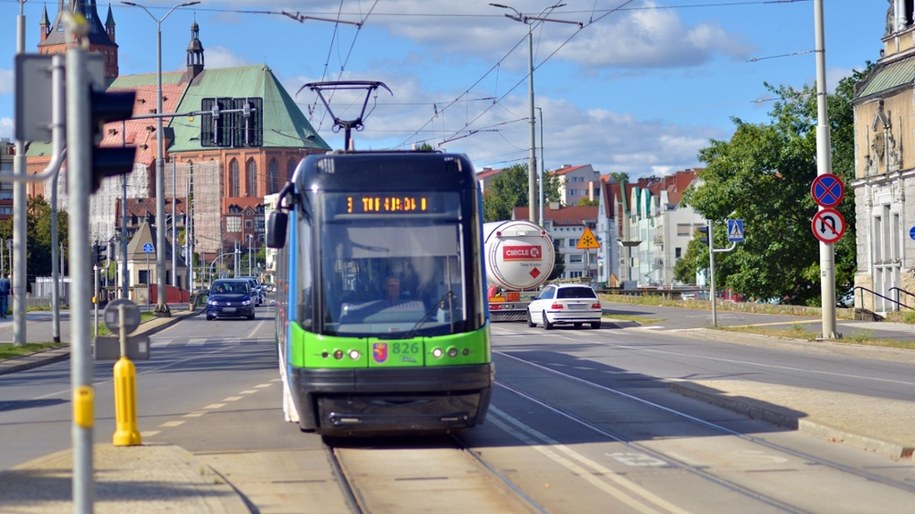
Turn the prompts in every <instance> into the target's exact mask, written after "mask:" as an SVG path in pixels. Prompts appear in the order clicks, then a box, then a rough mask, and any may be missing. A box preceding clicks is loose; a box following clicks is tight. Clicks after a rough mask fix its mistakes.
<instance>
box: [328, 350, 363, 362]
mask: <svg viewBox="0 0 915 514" xmlns="http://www.w3.org/2000/svg"><path fill="white" fill-rule="evenodd" d="M322 356H323V357H324V358H327V357H328V356H329V355H328V353H327V352H324V353H323V354H322ZM333 356H334V359H337V360H342V359H343V357H346V356H349V358H350V359H352V360H354V361H357V360H359V358H360V357H362V352H360V351H359V350H357V349H355V348H352V349H350V350H346V351H344V350H341V349H339V348H337V349H336V350H334V353H333Z"/></svg>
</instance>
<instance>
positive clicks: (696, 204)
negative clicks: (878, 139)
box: [675, 72, 864, 305]
mask: <svg viewBox="0 0 915 514" xmlns="http://www.w3.org/2000/svg"><path fill="white" fill-rule="evenodd" d="M863 76H864V74H863V73H862V72H855V73H854V74H853V75H852V76H850V77H846V78H845V79H843V80H842V82H841V83H840V84H839V86H838V87H837V88H836V91H835V93H834V94H831V95H828V105H829V122H830V131H831V142H832V151H833V154H832V155H833V158H832V170H831V171H832V173H835V174H836V175H838V176H839V177H840V178H841V179H842V180H843V181H844V182H845V183H846V184H848V183H849V182H850V181H851V180H852V179H853V178H854V149H853V134H854V118H853V112H852V105H851V101H852V99H853V95H854V86H855V83H856V82H857V81H858V80H860V79H861V78H862V77H863ZM766 86H767V87H768V88H769V90H770V91H771V92H772V93H774V94H775V95H776V96H777V97H778V100H777V101H776V102H775V104H774V106H773V108H772V110H771V112H770V113H769V115H770V118H771V121H770V122H769V123H760V124H753V123H745V122H743V121H742V120H740V119H736V118H735V119H734V120H733V121H734V124H735V125H736V129H735V132H734V134H733V136H732V137H731V139H730V140H729V141H717V140H713V141H711V144H710V146H708V147H706V148H704V149H702V150H701V151H700V153H699V158H700V160H701V161H702V162H704V163H705V164H706V168H705V170H704V171H703V172H702V173H701V174H700V178H701V180H702V182H701V185H700V186H699V187H696V188H693V189H691V190H689V191H687V193H686V195H685V196H684V202H685V203H686V204H688V205H691V206H692V207H693V208H694V209H695V210H696V211H697V212H699V213H700V214H701V215H702V216H704V217H705V218H706V219H710V220H713V221H714V223H715V239H714V242H715V247H716V248H723V247H725V246H727V244H728V243H727V235H726V234H725V231H726V226H725V220H726V219H729V218H743V220H744V232H745V234H744V236H745V239H744V242H743V243H738V244H737V247H736V249H735V250H734V251H732V252H729V253H718V254H716V255H715V278H716V283H717V284H718V285H719V286H720V287H727V288H730V289H733V290H734V291H736V292H738V293H742V294H744V295H747V296H749V297H753V298H772V297H777V298H783V299H786V300H788V301H789V302H791V303H798V304H810V305H818V304H819V302H820V262H819V241H818V240H817V239H816V238H814V236H813V234H812V232H811V228H810V227H811V225H810V223H811V219H812V218H813V215H814V214H815V213H816V212H817V205H816V204H815V203H814V201H813V198H812V197H811V195H810V185H811V183H812V182H813V180H814V178H816V175H817V162H816V144H817V143H816V127H817V100H816V90H815V88H814V87H812V86H805V87H803V88H801V89H800V90H797V89H794V88H791V87H787V86H780V87H777V88H776V87H773V86H771V85H769V84H766ZM852 196H853V195H851V194H846V196H845V199H844V200H843V202H842V204H841V205H840V206H839V207H838V210H839V211H840V212H841V213H842V215H843V216H844V217H845V220H846V227H847V228H846V232H845V235H844V236H843V238H842V239H841V240H840V241H839V242H838V243H836V244H835V245H834V249H835V260H836V284H837V287H836V289H837V291H840V292H841V291H844V290H845V289H847V288H848V287H850V286H851V285H852V284H853V282H854V270H855V234H854V226H855V216H854V199H853V198H852ZM707 267H708V248H707V247H706V246H705V245H704V244H701V243H699V242H698V241H697V240H695V239H694V240H693V241H692V242H691V243H690V245H689V246H688V248H687V252H686V254H685V255H684V256H683V258H682V259H681V260H680V262H679V263H678V265H677V267H676V269H675V273H676V276H677V278H678V279H679V280H683V281H690V282H691V281H692V277H694V276H695V272H696V269H697V268H699V269H701V268H707Z"/></svg>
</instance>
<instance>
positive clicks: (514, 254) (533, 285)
mask: <svg viewBox="0 0 915 514" xmlns="http://www.w3.org/2000/svg"><path fill="white" fill-rule="evenodd" d="M483 245H484V247H483V252H484V255H485V261H486V279H487V289H488V291H487V296H488V297H489V315H490V319H492V320H493V321H524V320H525V319H526V318H527V305H528V304H529V303H530V302H531V299H532V298H534V297H535V296H537V292H538V289H539V287H540V285H541V284H543V283H544V282H546V280H547V279H548V278H549V276H550V273H552V272H553V264H554V259H555V253H556V252H555V250H554V249H553V239H552V238H551V237H550V235H549V234H548V233H547V231H546V230H544V229H543V228H541V227H539V226H537V225H535V224H534V223H531V222H529V221H524V220H514V221H494V222H491V223H484V224H483Z"/></svg>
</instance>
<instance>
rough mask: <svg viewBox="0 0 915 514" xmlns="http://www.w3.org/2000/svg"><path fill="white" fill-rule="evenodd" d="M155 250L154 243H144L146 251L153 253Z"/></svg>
mask: <svg viewBox="0 0 915 514" xmlns="http://www.w3.org/2000/svg"><path fill="white" fill-rule="evenodd" d="M154 251H155V247H154V246H153V244H152V243H146V244H144V245H143V252H144V253H153V252H154Z"/></svg>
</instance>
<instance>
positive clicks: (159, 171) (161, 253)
mask: <svg viewBox="0 0 915 514" xmlns="http://www.w3.org/2000/svg"><path fill="white" fill-rule="evenodd" d="M121 3H123V4H124V5H129V6H131V7H139V8H140V9H143V10H144V11H146V14H148V15H149V17H150V18H152V19H153V21H155V22H156V115H157V117H156V285H157V288H158V290H159V294H158V296H157V299H156V313H157V314H160V315H163V316H171V311H170V310H169V309H168V304H166V303H165V275H166V271H165V149H164V148H163V145H164V144H165V138H164V135H163V133H162V130H163V129H162V22H164V21H165V19H166V18H168V17H169V15H170V14H171V13H173V12H175V9H178V8H179V7H189V6H191V5H196V4H199V3H200V2H185V3H183V4H178V5H176V6H174V7H172V8H171V9H169V10H168V12H166V13H165V15H164V16H162V17H161V18H156V17H155V16H154V15H153V13H151V12H150V11H149V9H147V8H146V7H144V6H142V5H140V4H138V3H135V2H121ZM172 222H174V220H172ZM173 243H174V242H173ZM172 251H173V252H174V249H173V250H172ZM175 271H176V270H172V273H174V272H175Z"/></svg>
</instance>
